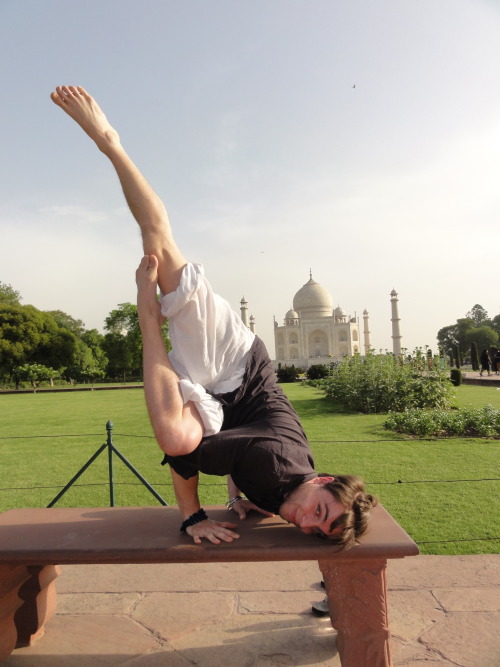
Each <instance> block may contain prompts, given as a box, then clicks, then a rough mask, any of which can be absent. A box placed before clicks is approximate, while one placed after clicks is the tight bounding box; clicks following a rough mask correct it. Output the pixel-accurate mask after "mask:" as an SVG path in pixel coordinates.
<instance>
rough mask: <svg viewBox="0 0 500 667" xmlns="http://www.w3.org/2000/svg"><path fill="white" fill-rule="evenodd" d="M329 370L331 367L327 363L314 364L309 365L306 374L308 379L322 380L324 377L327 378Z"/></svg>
mask: <svg viewBox="0 0 500 667" xmlns="http://www.w3.org/2000/svg"><path fill="white" fill-rule="evenodd" d="M329 372H330V367H329V366H327V365H326V364H314V365H313V366H309V368H308V369H307V373H306V375H307V379H308V380H321V379H322V378H326V376H327V375H328V373H329Z"/></svg>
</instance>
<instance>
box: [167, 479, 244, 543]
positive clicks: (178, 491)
mask: <svg viewBox="0 0 500 667" xmlns="http://www.w3.org/2000/svg"><path fill="white" fill-rule="evenodd" d="M170 472H171V474H172V481H173V484H174V492H175V497H176V499H177V505H178V506H179V510H180V512H181V516H182V520H183V521H185V520H186V519H188V518H189V517H190V516H191V515H192V514H194V513H195V512H198V510H199V509H200V500H199V497H198V475H196V476H195V477H190V478H189V479H184V478H183V477H181V476H180V475H178V474H177V473H176V472H175V470H174V469H173V468H170ZM231 528H236V524H235V523H229V522H227V521H214V520H213V519H205V520H204V521H200V522H199V523H196V524H195V525H194V526H188V528H187V529H186V533H187V534H188V535H191V537H192V538H193V541H194V542H195V543H196V544H200V543H201V538H202V537H204V538H206V539H207V540H210V542H213V543H214V544H220V542H221V540H222V541H223V542H232V541H233V540H234V539H238V538H239V535H238V533H235V532H234V531H232V530H230V529H231Z"/></svg>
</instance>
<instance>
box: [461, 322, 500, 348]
mask: <svg viewBox="0 0 500 667" xmlns="http://www.w3.org/2000/svg"><path fill="white" fill-rule="evenodd" d="M465 340H466V341H467V342H468V343H469V345H470V344H471V343H476V345H477V347H478V348H479V349H481V350H483V349H484V348H486V349H488V348H490V347H491V346H492V345H496V343H498V333H497V332H496V331H495V330H494V329H492V328H491V327H489V326H487V325H483V326H480V327H471V328H470V329H468V331H467V332H466V334H465Z"/></svg>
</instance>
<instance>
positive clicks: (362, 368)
mask: <svg viewBox="0 0 500 667" xmlns="http://www.w3.org/2000/svg"><path fill="white" fill-rule="evenodd" d="M318 385H319V386H320V388H321V389H323V391H324V392H325V394H326V395H327V397H328V398H330V399H331V400H332V401H334V402H335V403H340V404H341V405H343V407H344V408H345V409H347V410H353V411H357V412H366V413H372V412H389V411H395V412H402V411H403V410H406V409H410V408H447V407H449V406H450V400H451V391H452V385H451V383H450V381H449V379H448V370H447V369H446V364H445V363H444V360H443V359H442V358H440V357H434V358H432V359H430V358H429V357H428V356H427V355H426V354H425V353H424V352H422V350H421V349H420V348H418V349H417V350H415V352H414V354H413V355H412V356H409V357H407V358H403V357H395V356H394V355H392V354H374V353H369V354H367V355H366V356H365V357H361V356H360V355H355V356H354V357H347V358H345V359H344V360H343V361H342V362H341V363H340V364H339V365H338V366H336V367H335V368H333V369H332V371H331V374H330V375H329V376H328V377H327V378H325V379H324V380H320V381H319V382H318Z"/></svg>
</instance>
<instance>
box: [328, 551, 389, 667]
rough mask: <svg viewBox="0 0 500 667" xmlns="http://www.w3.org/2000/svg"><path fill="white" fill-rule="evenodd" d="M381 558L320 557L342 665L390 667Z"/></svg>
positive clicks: (350, 666)
mask: <svg viewBox="0 0 500 667" xmlns="http://www.w3.org/2000/svg"><path fill="white" fill-rule="evenodd" d="M386 566H387V561H386V560H385V559H380V560H362V559H359V560H355V559H353V560H350V561H343V562H340V561H336V560H326V559H325V560H320V561H319V567H320V569H321V572H322V573H323V579H324V582H325V588H326V593H327V595H328V606H329V609H330V618H331V621H332V626H333V627H334V628H335V630H337V648H338V651H339V656H340V662H341V664H342V667H391V666H392V658H391V647H390V637H391V635H390V631H389V618H388V613H387V585H386Z"/></svg>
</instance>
